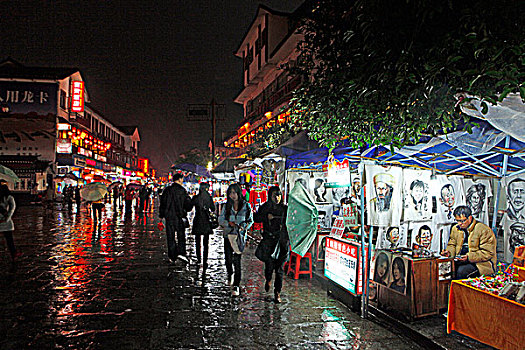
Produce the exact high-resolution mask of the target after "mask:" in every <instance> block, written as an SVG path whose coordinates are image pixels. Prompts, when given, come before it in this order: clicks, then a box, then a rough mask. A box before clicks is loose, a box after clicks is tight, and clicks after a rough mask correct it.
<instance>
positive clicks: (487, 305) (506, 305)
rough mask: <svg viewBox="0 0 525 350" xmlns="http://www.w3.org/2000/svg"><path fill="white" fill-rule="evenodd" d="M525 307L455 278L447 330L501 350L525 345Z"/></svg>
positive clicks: (520, 347) (519, 347)
mask: <svg viewBox="0 0 525 350" xmlns="http://www.w3.org/2000/svg"><path fill="white" fill-rule="evenodd" d="M524 322H525V306H524V305H521V304H519V303H517V302H515V301H512V300H508V299H505V298H501V297H499V296H496V295H493V294H490V293H488V292H485V291H483V290H480V289H477V288H474V287H472V286H469V285H467V284H465V283H463V282H462V281H453V282H452V285H451V288H450V297H449V306H448V318H447V331H448V333H450V332H451V331H456V332H459V333H461V334H464V335H466V336H469V337H471V338H473V339H476V340H478V341H480V342H483V343H485V344H488V345H490V346H494V347H496V348H498V349H509V350H510V349H523V348H524V347H525V331H524V329H523V327H524Z"/></svg>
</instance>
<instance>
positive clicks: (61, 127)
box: [0, 59, 146, 195]
mask: <svg viewBox="0 0 525 350" xmlns="http://www.w3.org/2000/svg"><path fill="white" fill-rule="evenodd" d="M139 142H140V135H139V132H138V127H136V126H131V127H130V126H120V127H119V126H116V125H114V124H113V123H111V122H110V121H109V120H107V119H106V118H105V117H104V116H102V115H101V114H100V113H98V112H97V111H96V110H95V109H94V108H93V107H92V106H91V104H90V103H89V94H88V93H87V89H86V87H85V83H84V80H83V78H82V75H81V73H80V71H79V70H78V69H76V68H44V67H27V66H24V65H22V64H20V63H18V62H16V61H14V60H12V59H7V60H5V61H3V62H1V63H0V164H2V165H5V166H7V167H9V168H11V169H12V170H14V172H15V173H16V174H17V175H18V177H19V178H20V180H21V181H19V182H17V183H12V184H9V186H10V188H11V189H12V191H13V192H14V193H15V194H31V195H35V194H37V193H38V192H40V191H43V190H45V188H46V187H47V186H48V185H54V186H56V189H57V191H60V187H61V182H62V181H61V179H62V177H63V176H64V175H66V174H70V178H72V177H73V178H75V177H76V178H77V179H78V180H77V182H78V183H84V182H90V181H92V180H93V179H94V178H95V176H100V177H101V178H102V179H104V180H106V181H108V182H109V181H115V180H130V179H134V178H136V177H139V178H140V175H142V176H146V174H143V171H141V170H142V169H140V168H139V162H138V156H139V154H138V147H139V146H138V145H139Z"/></svg>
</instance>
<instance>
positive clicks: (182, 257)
mask: <svg viewBox="0 0 525 350" xmlns="http://www.w3.org/2000/svg"><path fill="white" fill-rule="evenodd" d="M177 259H179V260H181V261H182V262H184V263H186V264H187V263H188V262H189V260H188V258H187V257H186V255H179V256H178V257H177Z"/></svg>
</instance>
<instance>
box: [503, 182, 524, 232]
mask: <svg viewBox="0 0 525 350" xmlns="http://www.w3.org/2000/svg"><path fill="white" fill-rule="evenodd" d="M507 201H508V208H507V216H508V218H509V219H511V220H518V221H521V222H525V213H524V210H523V208H524V207H525V179H522V178H516V179H514V180H512V181H511V182H509V184H508V186H507Z"/></svg>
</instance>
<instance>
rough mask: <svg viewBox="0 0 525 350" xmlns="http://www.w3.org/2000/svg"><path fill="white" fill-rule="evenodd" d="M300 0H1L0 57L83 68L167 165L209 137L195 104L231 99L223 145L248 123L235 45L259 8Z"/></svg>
mask: <svg viewBox="0 0 525 350" xmlns="http://www.w3.org/2000/svg"><path fill="white" fill-rule="evenodd" d="M302 2H303V1H302V0H288V1H281V0H272V1H255V0H228V1H213V0H208V1H201V0H191V1H154V0H149V1H120V0H119V1H115V0H112V1H0V13H1V16H0V29H1V30H0V33H1V35H0V60H4V59H5V58H7V57H8V56H10V57H11V58H13V59H15V60H17V61H19V62H20V63H22V64H24V65H28V66H50V67H76V68H79V69H80V72H81V73H82V76H83V78H84V80H85V81H86V88H87V91H88V94H89V96H90V100H91V103H92V106H93V107H94V108H95V109H96V110H98V111H99V112H101V113H102V114H103V115H104V116H105V117H106V118H107V119H109V120H110V121H112V122H113V123H114V124H116V125H138V126H139V131H140V134H141V139H142V142H141V145H140V153H141V155H144V156H146V157H149V158H150V159H151V160H152V163H153V164H152V165H153V166H154V167H155V168H157V169H158V170H160V171H161V172H165V171H166V170H167V169H168V167H169V165H170V164H171V163H172V162H173V160H174V159H175V158H176V157H177V155H178V154H179V153H181V152H184V151H186V150H188V149H190V148H193V147H198V148H202V149H205V148H206V147H207V145H208V141H209V140H210V139H211V126H210V123H209V122H188V121H187V120H186V114H187V107H188V104H193V103H209V102H210V101H211V100H212V98H215V100H216V101H217V102H218V103H224V104H226V114H227V117H226V120H224V121H221V122H218V124H217V135H218V137H217V143H220V141H221V140H222V136H223V133H224V132H226V133H229V132H231V131H233V130H235V126H236V125H237V124H238V123H239V122H240V120H241V118H242V108H241V106H240V105H237V104H234V103H233V99H234V98H235V96H236V95H237V94H238V93H239V92H240V90H241V88H242V61H241V59H239V58H237V57H235V56H234V55H233V52H234V51H235V50H236V49H237V47H238V45H239V44H240V42H241V40H242V38H243V36H244V34H245V33H246V31H247V30H248V26H249V25H250V23H251V21H252V19H253V18H254V16H255V14H256V11H257V6H258V5H259V4H263V5H266V6H268V7H270V8H272V9H275V10H278V11H286V12H290V11H293V10H294V9H295V8H297V6H299V5H300V4H301V3H302Z"/></svg>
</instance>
